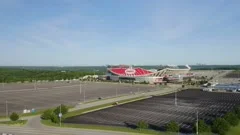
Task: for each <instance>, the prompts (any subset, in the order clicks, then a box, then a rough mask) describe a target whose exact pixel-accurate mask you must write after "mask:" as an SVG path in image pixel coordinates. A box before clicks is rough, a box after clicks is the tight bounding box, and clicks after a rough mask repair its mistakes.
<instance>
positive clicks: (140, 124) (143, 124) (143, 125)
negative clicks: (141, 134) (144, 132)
mask: <svg viewBox="0 0 240 135" xmlns="http://www.w3.org/2000/svg"><path fill="white" fill-rule="evenodd" d="M137 128H138V129H147V128H148V123H147V122H145V121H139V122H138V123H137Z"/></svg>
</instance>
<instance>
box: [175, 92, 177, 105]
mask: <svg viewBox="0 0 240 135" xmlns="http://www.w3.org/2000/svg"><path fill="white" fill-rule="evenodd" d="M175 106H177V92H176V91H175Z"/></svg>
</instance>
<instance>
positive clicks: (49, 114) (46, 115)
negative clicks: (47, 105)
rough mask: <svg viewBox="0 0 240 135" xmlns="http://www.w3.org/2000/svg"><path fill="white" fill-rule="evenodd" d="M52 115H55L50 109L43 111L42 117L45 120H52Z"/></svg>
mask: <svg viewBox="0 0 240 135" xmlns="http://www.w3.org/2000/svg"><path fill="white" fill-rule="evenodd" d="M52 115H53V110H51V109H48V110H46V111H44V112H43V114H42V116H41V118H42V119H44V120H50V119H51V118H52Z"/></svg>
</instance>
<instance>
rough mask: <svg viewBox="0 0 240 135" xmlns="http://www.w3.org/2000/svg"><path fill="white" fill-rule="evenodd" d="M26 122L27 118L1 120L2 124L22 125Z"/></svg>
mask: <svg viewBox="0 0 240 135" xmlns="http://www.w3.org/2000/svg"><path fill="white" fill-rule="evenodd" d="M26 123H27V120H17V121H1V122H0V124H2V125H9V126H10V125H13V126H23V125H25V124H26Z"/></svg>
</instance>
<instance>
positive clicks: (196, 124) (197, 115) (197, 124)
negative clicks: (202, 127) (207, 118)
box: [196, 110, 198, 135]
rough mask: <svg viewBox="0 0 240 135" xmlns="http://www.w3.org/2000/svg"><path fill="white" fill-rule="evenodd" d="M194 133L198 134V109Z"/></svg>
mask: <svg viewBox="0 0 240 135" xmlns="http://www.w3.org/2000/svg"><path fill="white" fill-rule="evenodd" d="M196 135H198V110H197V122H196Z"/></svg>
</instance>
